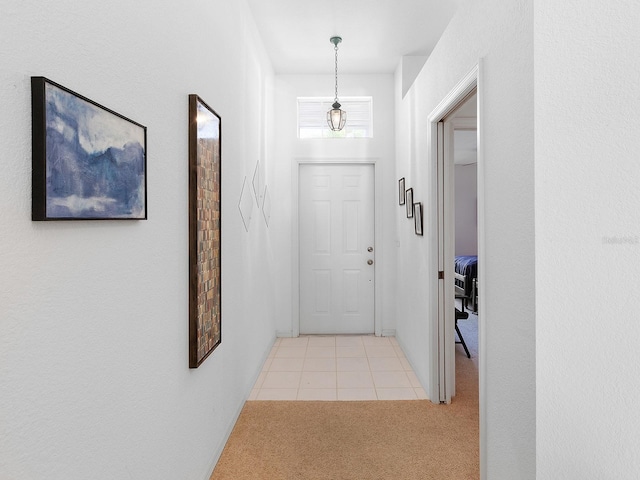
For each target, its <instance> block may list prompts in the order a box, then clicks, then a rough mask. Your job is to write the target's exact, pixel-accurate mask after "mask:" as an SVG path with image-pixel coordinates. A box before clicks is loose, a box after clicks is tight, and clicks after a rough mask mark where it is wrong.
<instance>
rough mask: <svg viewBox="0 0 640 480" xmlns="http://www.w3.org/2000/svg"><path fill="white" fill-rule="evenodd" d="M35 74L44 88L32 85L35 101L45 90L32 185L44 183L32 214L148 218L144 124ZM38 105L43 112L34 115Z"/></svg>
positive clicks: (95, 217)
mask: <svg viewBox="0 0 640 480" xmlns="http://www.w3.org/2000/svg"><path fill="white" fill-rule="evenodd" d="M34 79H36V80H39V82H33V81H32V85H36V84H38V83H40V84H38V85H37V88H39V89H42V90H39V95H36V92H35V91H34V102H35V101H36V98H37V97H38V96H41V97H42V98H40V100H42V103H43V109H42V112H40V111H39V109H37V108H35V107H34V136H36V135H38V133H37V132H36V128H35V123H36V122H41V124H40V127H41V128H40V130H41V132H39V133H44V142H43V143H44V148H42V145H40V146H38V148H36V140H38V139H34V185H33V188H34V190H35V189H36V188H38V187H39V186H42V187H44V188H43V189H44V192H39V193H38V194H36V192H35V191H34V208H33V212H34V220H49V219H145V218H146V215H147V211H146V128H145V127H143V126H141V125H139V124H137V123H135V122H132V121H131V120H129V119H127V118H125V117H123V116H121V115H119V114H116V113H115V112H112V111H111V110H108V109H106V108H104V107H101V106H100V105H98V104H96V103H94V102H92V101H90V100H88V99H86V98H84V97H81V96H79V95H77V94H75V93H73V92H71V91H69V90H67V89H65V88H63V87H61V86H59V85H57V84H54V83H53V82H50V81H47V80H46V79H44V78H43V77H34ZM34 88H35V87H34ZM37 110H38V112H40V113H41V114H42V116H43V117H44V118H42V119H38V118H36V117H38V115H36V111H37ZM42 130H43V132H42ZM43 154H44V155H43ZM36 156H44V162H42V160H40V159H36ZM42 163H44V165H42ZM36 169H43V171H38V172H36V171H35V170H36ZM38 180H40V181H38ZM38 184H40V185H38ZM42 184H43V185H42ZM36 202H44V205H35V203H36ZM36 217H41V218H36Z"/></svg>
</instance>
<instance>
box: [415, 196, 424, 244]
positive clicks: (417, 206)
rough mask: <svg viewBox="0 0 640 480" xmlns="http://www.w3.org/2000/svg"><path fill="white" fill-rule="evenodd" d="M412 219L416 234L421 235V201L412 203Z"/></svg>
mask: <svg viewBox="0 0 640 480" xmlns="http://www.w3.org/2000/svg"><path fill="white" fill-rule="evenodd" d="M413 219H414V225H415V232H416V235H420V236H422V235H423V230H422V225H423V219H422V202H417V203H414V204H413Z"/></svg>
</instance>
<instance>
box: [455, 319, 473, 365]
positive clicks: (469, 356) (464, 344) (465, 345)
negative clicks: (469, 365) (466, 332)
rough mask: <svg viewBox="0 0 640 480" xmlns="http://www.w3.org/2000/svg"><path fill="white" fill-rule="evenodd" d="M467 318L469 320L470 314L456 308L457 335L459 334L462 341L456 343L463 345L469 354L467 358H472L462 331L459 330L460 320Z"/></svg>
mask: <svg viewBox="0 0 640 480" xmlns="http://www.w3.org/2000/svg"><path fill="white" fill-rule="evenodd" d="M467 318H469V312H463V311H461V310H458V309H457V308H456V333H457V334H458V338H459V339H460V341H456V343H460V344H462V347H463V348H464V351H465V352H466V353H467V358H471V354H470V353H469V349H468V348H467V344H466V343H464V338H463V337H462V334H461V333H460V329H459V328H458V320H466V319H467Z"/></svg>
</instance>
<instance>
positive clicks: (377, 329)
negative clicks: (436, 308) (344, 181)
mask: <svg viewBox="0 0 640 480" xmlns="http://www.w3.org/2000/svg"><path fill="white" fill-rule="evenodd" d="M377 162H378V159H377V158H364V159H350V158H344V159H343V158H332V159H313V158H296V159H295V161H294V162H292V167H291V169H292V172H291V186H292V188H291V245H292V247H293V248H292V249H291V298H292V302H291V332H290V336H292V337H298V336H300V222H299V218H300V217H299V215H300V211H299V208H298V202H299V198H300V197H299V186H300V167H301V166H302V165H372V166H373V179H374V180H373V183H374V185H373V198H374V209H375V212H374V216H373V218H374V220H373V221H374V248H375V250H374V258H375V272H374V276H373V278H374V282H375V285H374V290H373V295H374V297H375V298H374V305H373V309H374V318H373V328H374V333H375V335H376V336H381V335H393V334H394V333H395V332H385V331H383V330H382V291H383V290H382V275H381V271H382V268H381V267H382V261H381V259H382V257H383V255H382V252H383V245H382V238H383V237H382V231H381V228H382V203H381V202H382V199H381V198H379V197H380V195H377V192H382V184H381V181H382V180H381V178H379V177H380V176H379V175H378V170H377V168H376V164H377Z"/></svg>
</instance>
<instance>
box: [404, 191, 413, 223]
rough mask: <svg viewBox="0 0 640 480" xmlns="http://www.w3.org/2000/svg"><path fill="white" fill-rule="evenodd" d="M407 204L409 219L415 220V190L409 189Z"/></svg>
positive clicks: (406, 197)
mask: <svg viewBox="0 0 640 480" xmlns="http://www.w3.org/2000/svg"><path fill="white" fill-rule="evenodd" d="M405 202H406V205H407V218H413V188H407V190H406V192H405Z"/></svg>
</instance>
